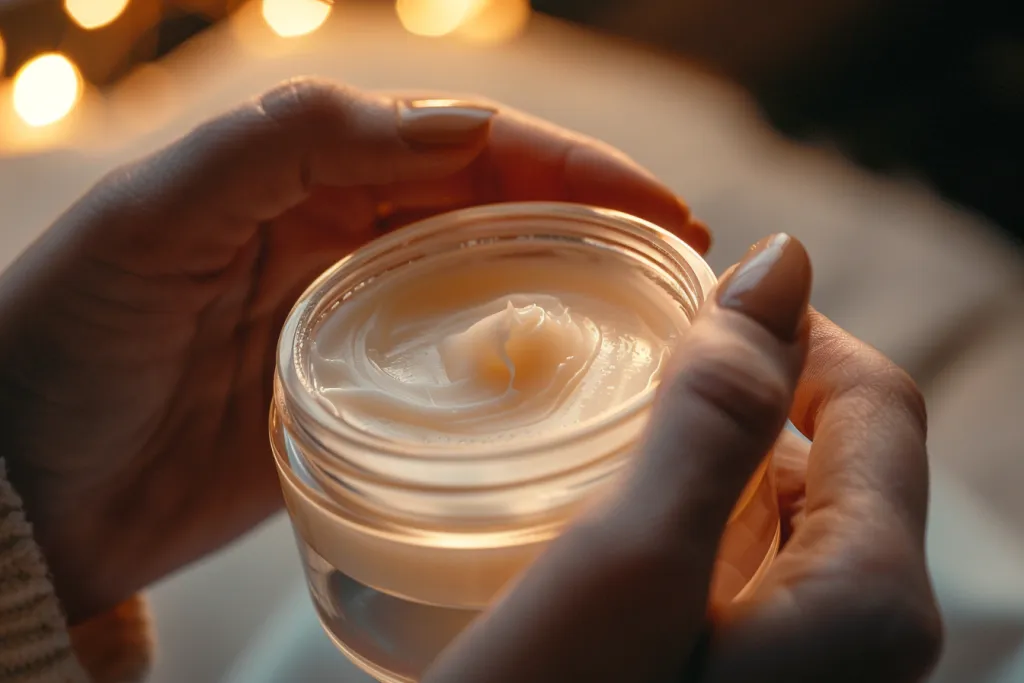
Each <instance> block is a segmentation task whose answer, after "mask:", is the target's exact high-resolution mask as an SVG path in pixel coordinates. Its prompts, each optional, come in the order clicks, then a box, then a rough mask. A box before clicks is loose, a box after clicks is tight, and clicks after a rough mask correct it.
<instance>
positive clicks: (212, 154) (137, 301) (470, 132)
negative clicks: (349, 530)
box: [0, 81, 709, 622]
mask: <svg viewBox="0 0 1024 683" xmlns="http://www.w3.org/2000/svg"><path fill="white" fill-rule="evenodd" d="M460 112H461V115H460ZM516 200H562V201H572V202H580V203H588V204H597V205H601V206H605V207H608V208H614V209H620V210H623V211H627V212H630V213H633V214H636V215H638V216H641V217H644V218H647V219H649V220H652V221H654V222H656V223H659V224H661V225H663V226H665V227H666V228H669V229H672V230H675V231H677V232H678V233H679V234H680V235H681V236H682V237H684V238H685V239H687V240H688V241H690V242H691V243H692V244H693V245H694V246H695V247H696V248H698V249H699V250H704V249H706V248H707V246H708V242H709V238H708V235H707V232H706V230H705V229H704V228H703V227H702V226H700V225H699V224H697V223H695V222H694V221H692V220H691V218H690V215H689V213H688V211H687V208H686V207H685V205H683V204H682V203H681V202H680V201H679V200H678V199H677V198H676V197H675V196H674V195H673V194H672V193H671V192H670V191H669V190H668V189H667V188H665V187H664V186H662V185H660V184H659V183H657V182H656V181H655V180H654V179H653V178H652V177H651V176H650V175H649V174H648V173H646V172H645V171H643V170H642V169H640V168H639V167H637V166H636V165H635V164H633V163H632V162H631V161H629V160H628V159H626V158H625V157H623V156H621V155H620V154H618V153H617V152H615V151H614V150H611V149H608V148H606V147H604V146H602V145H599V144H597V143H595V142H593V141H591V140H587V139H585V138H582V137H579V136H575V135H572V134H570V133H567V132H565V131H562V130H559V129H557V128H555V127H552V126H548V125H542V124H540V123H538V122H536V121H532V120H530V119H528V118H526V117H524V116H522V115H519V114H516V113H513V112H508V111H504V110H501V109H494V110H492V108H491V107H490V106H489V105H488V106H482V107H481V106H479V105H477V106H473V105H467V106H464V107H463V108H461V109H460V108H459V107H453V106H448V107H443V106H433V107H412V106H409V103H402V102H400V101H397V100H395V99H393V98H389V97H384V96H372V95H367V94H362V93H358V92H355V91H353V90H350V89H344V88H340V87H335V86H332V85H328V84H324V83H319V82H312V81H295V82H291V83H288V84H285V85H284V86H282V87H279V88H277V89H275V90H273V91H271V92H270V93H268V94H266V95H264V96H262V97H260V98H258V99H256V100H254V101H252V102H250V103H248V104H246V105H244V106H242V107H240V108H239V109H237V110H235V111H233V112H231V113H229V114H227V115H225V116H222V117H220V118H217V119H215V120H213V121H211V122H209V123H207V124H205V125H203V126H202V127H200V128H199V129H197V130H196V131H195V132H193V133H192V134H190V135H188V136H187V137H185V138H184V139H183V140H180V141H178V142H177V143H175V144H173V145H171V146H170V147H168V148H167V149H164V150H163V151H160V152H158V153H156V154H155V155H153V156H151V157H150V158H148V159H145V160H143V161H141V162H140V163H137V164H135V165H133V166H130V167H128V168H124V169H121V170H119V171H117V172H115V173H113V174H112V175H110V176H109V177H108V178H106V179H105V180H103V181H102V182H100V184H99V185H98V186H97V187H96V188H95V189H93V190H92V191H91V192H89V193H88V195H87V196H86V197H85V198H84V199H82V200H81V201H80V202H78V203H77V204H76V205H75V206H74V207H73V208H71V209H70V211H68V213H67V214H65V215H64V216H63V217H62V218H61V219H60V220H59V221H58V222H57V224H56V225H55V226H54V227H53V228H52V229H51V230H50V231H49V232H47V233H46V234H45V235H44V236H43V238H42V239H41V240H40V241H39V242H38V243H36V244H35V245H33V246H32V247H31V248H30V249H29V250H28V252H27V253H26V254H24V255H23V256H22V257H21V259H20V260H19V261H18V262H17V263H16V264H15V265H14V266H13V267H12V268H11V269H10V270H9V271H8V272H7V273H5V274H4V276H3V278H2V280H0V409H2V414H3V416H4V424H3V427H4V429H3V431H4V436H5V441H6V447H7V451H6V453H5V456H6V458H7V461H8V466H9V469H10V476H11V479H12V481H13V483H14V484H15V486H16V488H17V489H18V490H19V491H20V493H21V494H22V496H23V497H24V499H25V505H26V510H27V514H28V517H29V520H30V521H31V522H32V523H33V524H34V527H35V532H36V537H37V539H38V541H39V542H40V544H41V546H42V548H43V551H44V553H45V555H46V557H47V560H48V562H49V564H50V568H51V570H52V572H53V577H54V582H55V585H56V588H57V592H58V596H59V597H60V598H61V600H62V601H63V604H64V606H65V608H66V610H67V611H68V613H69V616H70V618H71V620H72V621H73V622H74V621H78V620H81V619H84V618H87V617H89V616H91V615H93V614H96V613H97V612H99V611H101V610H104V609H106V608H109V607H111V606H113V605H115V604H117V603H118V602H120V601H122V600H123V599H125V598H127V597H129V596H130V595H132V594H133V593H134V592H135V591H137V590H139V589H140V588H142V587H144V586H146V585H148V584H149V583H151V582H153V581H155V580H157V579H159V578H161V577H163V576H164V575H166V574H167V573H169V572H171V571H173V570H175V569H177V568H179V567H181V566H182V565H184V564H186V563H188V562H190V561H192V560H194V559H196V558H198V557H200V556H202V555H203V554H205V553H208V552H210V551H212V550H214V549H216V548H218V547H220V546H221V545H223V544H225V543H227V542H228V541H230V540H232V539H234V538H235V537H237V536H238V535H239V534H241V533H243V532H244V531H246V530H247V529H249V528H250V527H252V526H253V525H254V524H256V523H258V522H260V521H261V520H263V519H264V518H266V517H267V516H268V515H270V514H271V513H273V512H274V511H275V510H277V509H278V507H279V505H280V496H279V490H278V482H277V477H276V475H275V472H274V468H273V460H272V458H271V455H270V452H269V445H268V427H267V416H268V411H269V406H270V393H271V379H272V375H273V364H274V357H275V354H274V350H275V345H276V342H277V337H278V332H279V329H280V326H281V324H282V322H283V320H284V317H285V315H286V314H287V312H288V311H289V309H290V308H291V306H292V304H293V302H294V301H295V299H296V298H297V297H298V295H299V294H300V293H301V292H302V290H303V289H304V288H305V287H306V286H307V285H308V284H309V283H310V282H311V281H312V280H313V279H314V278H315V277H316V276H317V275H318V274H319V273H320V272H322V271H323V270H324V269H326V268H327V267H328V266H330V265H331V264H332V263H334V262H335V261H337V260H338V259H340V258H342V257H343V256H345V255H346V254H348V253H349V252H351V251H352V250H353V249H355V248H357V247H359V246H360V245H361V244H363V243H365V242H366V241H368V240H370V239H372V238H373V237H374V236H375V235H376V234H379V232H380V231H381V230H385V229H387V228H389V227H391V226H394V225H399V224H401V223H404V222H407V221H409V220H411V219H413V218H418V217H421V216H425V215H428V214H432V213H436V212H442V211H446V210H449V209H454V208H458V207H461V206H467V205H472V204H483V203H489V202H497V201H516Z"/></svg>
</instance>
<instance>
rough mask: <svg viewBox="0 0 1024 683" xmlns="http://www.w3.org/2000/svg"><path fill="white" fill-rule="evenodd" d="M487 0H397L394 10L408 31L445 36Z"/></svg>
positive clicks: (423, 34)
mask: <svg viewBox="0 0 1024 683" xmlns="http://www.w3.org/2000/svg"><path fill="white" fill-rule="evenodd" d="M486 4H487V0H397V2H396V3H395V11H396V12H397V13H398V20H399V21H401V22H402V26H404V27H405V29H406V30H407V31H409V33H414V34H416V35H418V36H431V37H437V36H446V35H448V34H449V33H453V32H454V31H455V30H457V29H458V28H459V27H460V26H462V25H463V24H464V23H466V21H468V20H469V19H471V18H472V17H473V16H474V15H475V14H476V13H477V12H479V11H480V10H481V9H483V6H484V5H486Z"/></svg>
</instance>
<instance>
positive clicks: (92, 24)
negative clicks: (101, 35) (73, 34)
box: [64, 0, 129, 29]
mask: <svg viewBox="0 0 1024 683" xmlns="http://www.w3.org/2000/svg"><path fill="white" fill-rule="evenodd" d="M128 2H129V0H64V11H65V12H67V13H68V16H69V17H71V18H72V19H73V20H74V21H75V23H76V24H78V25H79V26H81V27H82V28H84V29H97V28H102V27H103V26H106V25H107V24H111V23H113V22H114V20H115V19H117V18H118V17H119V16H121V15H122V14H124V11H125V9H126V8H127V7H128Z"/></svg>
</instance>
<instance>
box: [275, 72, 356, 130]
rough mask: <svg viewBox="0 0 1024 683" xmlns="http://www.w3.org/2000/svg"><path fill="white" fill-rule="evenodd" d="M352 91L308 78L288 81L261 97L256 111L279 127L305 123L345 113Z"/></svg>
mask: <svg viewBox="0 0 1024 683" xmlns="http://www.w3.org/2000/svg"><path fill="white" fill-rule="evenodd" d="M351 98H352V91H351V90H350V89H348V88H345V87H342V86H338V85H336V84H334V83H331V82H329V81H324V80H320V79H316V78H309V77H296V78H290V79H288V80H286V81H284V82H282V83H280V84H279V85H277V86H275V87H274V88H272V89H271V90H269V91H267V92H266V93H264V94H263V95H261V96H260V97H259V98H258V100H257V105H258V107H259V108H260V109H261V110H262V111H263V112H264V113H265V114H266V115H267V116H268V117H269V118H271V119H273V120H275V121H277V122H279V123H289V122H296V123H304V122H306V121H308V120H309V119H320V118H322V117H324V116H332V115H334V116H336V115H337V114H338V113H339V112H343V111H345V109H346V103H347V102H348V101H349V100H350V99H351Z"/></svg>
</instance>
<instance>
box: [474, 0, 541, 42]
mask: <svg viewBox="0 0 1024 683" xmlns="http://www.w3.org/2000/svg"><path fill="white" fill-rule="evenodd" d="M531 13H532V11H531V9H530V0H487V1H486V2H484V3H483V7H481V8H479V9H478V10H477V11H476V12H474V13H473V14H472V16H470V17H468V18H467V20H466V21H464V22H463V23H462V25H461V26H459V28H458V30H457V31H456V34H457V35H458V36H459V37H460V38H465V39H466V40H469V41H472V42H474V43H485V44H488V45H490V44H494V43H503V42H505V41H508V40H512V39H513V38H515V37H516V36H518V35H519V34H520V33H522V32H523V30H524V29H525V28H526V25H527V24H528V23H529V22H530V15H531Z"/></svg>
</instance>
